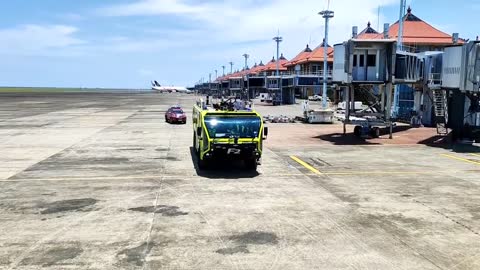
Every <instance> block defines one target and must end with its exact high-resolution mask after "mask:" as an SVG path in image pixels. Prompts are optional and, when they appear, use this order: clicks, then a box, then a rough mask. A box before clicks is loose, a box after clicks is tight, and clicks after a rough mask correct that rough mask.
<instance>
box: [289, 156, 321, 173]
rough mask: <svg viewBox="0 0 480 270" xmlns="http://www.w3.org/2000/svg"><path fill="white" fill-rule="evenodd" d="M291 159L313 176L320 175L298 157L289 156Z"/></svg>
mask: <svg viewBox="0 0 480 270" xmlns="http://www.w3.org/2000/svg"><path fill="white" fill-rule="evenodd" d="M290 158H291V159H293V160H295V161H296V162H297V163H299V164H300V165H302V166H303V167H305V168H307V169H308V170H310V171H311V172H313V173H314V174H322V173H321V172H320V171H319V170H317V169H315V168H314V167H312V166H310V164H308V163H306V162H305V161H303V160H301V159H299V158H298V157H296V156H290Z"/></svg>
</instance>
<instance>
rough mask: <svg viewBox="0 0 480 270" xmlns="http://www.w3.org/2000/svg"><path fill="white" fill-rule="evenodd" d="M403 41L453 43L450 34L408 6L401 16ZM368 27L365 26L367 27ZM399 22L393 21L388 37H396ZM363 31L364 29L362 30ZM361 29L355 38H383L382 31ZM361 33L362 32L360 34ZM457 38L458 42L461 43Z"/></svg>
mask: <svg viewBox="0 0 480 270" xmlns="http://www.w3.org/2000/svg"><path fill="white" fill-rule="evenodd" d="M403 22H404V23H403V43H404V44H408V45H444V46H446V45H451V44H453V40H452V36H451V35H449V34H447V33H444V32H442V31H440V30H438V29H436V28H435V27H433V26H431V25H430V24H428V23H426V22H425V21H423V20H422V19H420V18H419V17H417V16H415V15H414V14H413V13H412V9H411V8H410V7H408V9H407V14H406V15H405V16H404V17H403ZM368 28H369V27H367V29H368ZM398 28H399V22H398V21H397V22H395V23H394V24H393V25H391V26H390V28H389V30H388V37H389V38H394V39H396V38H398V30H399V29H398ZM364 31H365V30H364ZM364 31H362V32H361V33H360V34H359V35H358V36H357V38H359V39H380V38H383V34H382V33H378V34H374V33H363V32H364ZM362 33H363V34H362ZM463 42H464V41H463V40H461V39H460V40H459V43H463Z"/></svg>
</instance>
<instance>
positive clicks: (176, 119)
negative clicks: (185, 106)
mask: <svg viewBox="0 0 480 270" xmlns="http://www.w3.org/2000/svg"><path fill="white" fill-rule="evenodd" d="M165 122H167V123H183V124H186V123H187V115H186V114H185V112H184V111H183V110H182V108H180V107H171V108H170V109H168V111H167V112H166V113H165Z"/></svg>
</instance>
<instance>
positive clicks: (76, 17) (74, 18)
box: [59, 13, 85, 22]
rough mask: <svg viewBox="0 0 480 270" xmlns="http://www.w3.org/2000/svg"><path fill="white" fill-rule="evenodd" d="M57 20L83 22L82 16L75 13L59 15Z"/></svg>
mask: <svg viewBox="0 0 480 270" xmlns="http://www.w3.org/2000/svg"><path fill="white" fill-rule="evenodd" d="M59 18H61V19H64V20H68V21H76V22H77V21H83V20H84V19H85V17H84V16H82V15H80V14H77V13H65V14H61V15H59Z"/></svg>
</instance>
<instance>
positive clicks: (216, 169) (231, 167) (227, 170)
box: [190, 147, 260, 179]
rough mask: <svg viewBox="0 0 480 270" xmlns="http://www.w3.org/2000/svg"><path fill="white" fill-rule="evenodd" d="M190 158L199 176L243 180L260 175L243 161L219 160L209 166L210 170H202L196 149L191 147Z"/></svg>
mask: <svg viewBox="0 0 480 270" xmlns="http://www.w3.org/2000/svg"><path fill="white" fill-rule="evenodd" d="M190 156H191V158H192V163H193V166H194V167H195V171H196V172H197V175H198V176H200V177H205V178H210V179H243V178H254V177H257V176H259V175H260V174H259V173H258V172H257V171H256V170H255V171H253V170H249V169H247V168H246V167H245V165H244V164H243V162H241V161H235V162H232V161H228V160H218V161H216V162H212V163H211V164H209V167H208V169H205V170H200V168H199V167H198V157H197V153H196V152H195V149H194V148H193V147H190Z"/></svg>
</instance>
